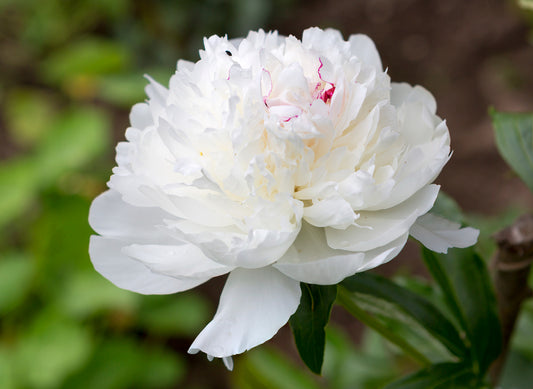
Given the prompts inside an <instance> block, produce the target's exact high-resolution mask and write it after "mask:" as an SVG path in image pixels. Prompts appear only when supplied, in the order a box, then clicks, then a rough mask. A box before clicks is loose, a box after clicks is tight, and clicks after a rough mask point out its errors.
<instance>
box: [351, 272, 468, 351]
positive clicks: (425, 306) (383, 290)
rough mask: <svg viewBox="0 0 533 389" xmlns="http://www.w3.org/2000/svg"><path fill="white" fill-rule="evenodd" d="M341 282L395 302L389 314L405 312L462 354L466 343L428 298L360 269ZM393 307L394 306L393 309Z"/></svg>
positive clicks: (442, 341)
mask: <svg viewBox="0 0 533 389" xmlns="http://www.w3.org/2000/svg"><path fill="white" fill-rule="evenodd" d="M341 285H342V286H343V287H345V288H346V289H348V290H349V291H350V292H357V293H362V294H367V295H371V296H373V297H375V298H378V299H381V300H384V301H386V302H389V303H392V304H394V305H393V306H392V307H391V310H390V311H389V312H388V314H389V315H390V316H394V315H397V314H396V312H395V310H396V311H398V310H399V311H400V312H398V313H399V314H402V313H403V314H407V315H409V316H410V317H411V318H412V319H414V320H415V321H416V322H418V323H419V324H420V325H421V326H422V327H423V328H424V329H425V330H426V331H427V332H429V333H430V334H431V335H432V336H433V337H435V339H437V340H438V341H440V342H441V343H442V344H443V345H444V346H445V347H446V348H447V349H448V350H450V352H451V353H453V354H454V355H456V356H458V357H460V358H463V357H464V356H465V355H466V353H467V350H466V347H465V344H464V343H463V341H462V340H461V337H460V335H459V332H458V331H457V329H456V328H455V327H454V325H453V324H452V323H451V322H450V321H449V320H448V319H447V318H446V317H445V316H444V315H443V314H442V313H441V312H440V311H439V310H438V309H437V308H436V307H435V306H434V305H433V304H432V303H431V302H429V301H428V300H427V299H425V298H423V297H422V296H420V295H418V294H416V293H414V292H411V291H410V290H408V289H406V288H402V287H401V286H398V285H396V284H395V283H394V282H392V281H390V280H388V279H386V278H384V277H381V276H378V275H376V274H372V273H369V272H365V273H359V274H356V275H354V276H351V277H348V278H347V279H345V280H344V281H343V282H342V283H341ZM394 308H395V309H394Z"/></svg>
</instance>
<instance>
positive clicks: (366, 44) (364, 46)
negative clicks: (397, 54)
mask: <svg viewBox="0 0 533 389" xmlns="http://www.w3.org/2000/svg"><path fill="white" fill-rule="evenodd" d="M348 42H349V43H350V47H351V49H352V54H353V55H355V56H356V57H357V58H359V59H360V60H361V61H362V62H364V63H365V64H367V65H371V66H374V67H375V68H376V69H378V70H379V71H383V66H382V65H381V59H380V58H379V53H378V50H377V49H376V45H375V44H374V41H372V39H370V38H369V37H368V36H366V35H363V34H356V35H350V39H349V40H348Z"/></svg>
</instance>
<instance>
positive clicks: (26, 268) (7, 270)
mask: <svg viewBox="0 0 533 389" xmlns="http://www.w3.org/2000/svg"><path fill="white" fill-rule="evenodd" d="M32 275H33V262H32V261H31V259H30V258H28V257H26V256H25V255H23V254H18V253H17V254H7V255H2V256H1V257H0V315H4V314H6V313H9V311H10V310H12V309H13V308H15V307H16V306H17V305H19V304H20V303H21V302H22V300H23V298H24V297H25V296H26V295H27V293H28V291H29V289H30V287H31V278H32Z"/></svg>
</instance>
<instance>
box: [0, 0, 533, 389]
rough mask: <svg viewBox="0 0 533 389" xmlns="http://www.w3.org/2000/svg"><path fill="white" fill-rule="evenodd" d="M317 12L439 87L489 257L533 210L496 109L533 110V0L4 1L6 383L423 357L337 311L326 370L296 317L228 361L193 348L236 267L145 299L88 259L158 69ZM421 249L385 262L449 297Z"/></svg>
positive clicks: (270, 384)
mask: <svg viewBox="0 0 533 389" xmlns="http://www.w3.org/2000/svg"><path fill="white" fill-rule="evenodd" d="M310 26H320V27H324V28H326V27H333V28H337V29H339V30H341V31H342V33H343V34H344V36H345V37H348V36H349V35H350V34H352V33H366V34H368V35H370V36H371V37H372V38H373V39H374V41H375V42H376V45H377V47H378V50H379V51H380V53H381V55H382V60H383V64H384V66H385V67H387V68H388V73H389V74H390V76H391V78H392V79H393V80H394V81H406V82H409V83H411V84H421V85H424V86H425V87H426V88H428V89H429V90H430V91H431V92H432V93H433V94H434V95H435V97H436V99H437V103H438V113H439V114H440V116H442V117H444V118H446V119H447V123H448V126H449V128H450V132H451V135H452V147H453V149H454V154H453V157H452V159H451V161H450V162H449V163H448V165H447V166H446V168H445V169H444V171H443V173H442V174H441V176H440V177H439V179H438V183H440V184H442V188H443V190H444V191H445V192H447V193H448V194H449V195H451V196H452V197H453V198H455V200H456V201H457V202H458V203H459V205H460V206H461V207H462V208H463V210H464V211H465V212H466V213H467V215H468V220H469V221H470V222H471V224H474V225H475V226H477V227H478V228H481V229H482V240H481V246H480V250H481V251H484V253H485V254H486V256H487V257H488V256H490V251H491V250H492V245H491V243H490V240H489V239H488V237H489V236H490V234H491V233H492V232H494V231H496V230H497V229H498V228H501V227H502V226H504V225H505V224H506V223H508V222H510V221H511V220H513V218H514V217H516V216H517V215H518V214H520V213H523V212H524V211H526V210H528V209H529V210H531V208H532V207H533V199H532V196H531V193H529V192H528V190H527V188H526V187H525V185H524V184H523V183H522V182H521V181H520V180H519V179H518V178H516V177H515V176H513V175H512V173H511V171H510V169H509V168H508V167H507V165H506V164H505V163H504V162H503V160H501V158H500V157H499V155H498V153H497V150H496V147H495V145H494V137H493V135H492V128H491V123H490V119H489V117H488V114H487V110H488V107H489V106H494V107H495V108H497V109H498V110H504V111H517V112H518V111H533V47H532V44H533V34H532V32H531V31H532V26H533V11H527V10H525V9H521V8H520V7H519V6H518V5H517V3H516V2H515V1H511V0H509V1H505V0H470V1H468V2H465V1H463V0H447V1H440V0H335V1H333V0H307V1H303V0H272V1H268V0H200V1H195V0H177V1H171V0H159V1H150V2H147V1H141V0H113V1H109V0H0V229H1V231H0V387H1V388H4V389H18V388H38V389H41V388H42V389H47V388H99V389H114V388H116V389H120V388H191V389H201V388H242V389H245V388H246V389H247V388H250V389H251V388H254V389H255V388H280V389H284V388H287V389H289V388H291V389H294V388H338V389H341V388H363V389H365V388H368V389H374V388H379V387H381V386H382V385H383V384H385V383H386V382H388V381H390V380H392V379H394V378H395V377H398V376H401V375H403V374H405V373H407V372H409V371H411V370H413V369H415V368H416V366H415V365H413V364H412V363H411V362H410V361H409V360H406V359H405V358H404V357H402V356H401V355H400V354H399V353H398V351H397V350H395V349H394V348H392V347H391V346H390V345H388V344H386V343H384V342H383V341H382V340H381V339H380V338H379V337H378V336H377V335H375V334H373V333H372V332H369V331H365V330H364V329H363V328H362V327H361V326H360V325H358V324H357V323H354V322H353V320H352V319H350V318H348V317H346V315H345V314H344V313H343V312H342V311H340V310H338V309H334V312H333V321H332V323H331V324H330V326H329V328H328V331H329V333H328V339H327V351H326V362H325V366H324V374H323V377H316V376H313V375H312V374H311V373H308V372H307V371H306V370H305V368H304V367H303V365H302V364H301V363H300V362H299V361H298V356H297V352H296V351H295V347H294V345H293V342H292V339H291V334H290V330H289V329H288V328H287V327H285V328H283V329H282V330H281V331H280V333H279V334H278V335H277V336H276V337H275V339H274V341H272V342H269V343H268V344H267V345H264V346H261V347H259V348H257V349H255V350H253V351H251V352H248V353H246V354H244V355H243V356H238V357H236V358H235V359H236V366H235V371H234V372H233V373H228V372H227V371H226V370H225V369H224V367H223V365H222V363H220V361H214V362H211V363H209V362H207V361H206V359H205V357H204V356H202V355H196V356H189V355H187V354H186V351H187V349H188V346H189V344H190V343H191V341H192V339H193V338H194V336H195V335H196V334H197V333H198V332H199V331H200V329H201V328H202V327H203V326H204V325H205V324H206V323H207V322H208V321H209V320H210V318H211V317H212V315H213V314H214V311H215V309H216V304H217V300H218V295H219V293H220V290H221V288H222V285H223V281H224V280H223V279H217V280H212V281H211V282H210V283H208V284H207V285H205V286H203V287H201V288H199V289H198V290H195V291H193V292H187V293H182V294H179V295H172V296H140V295H137V294H133V293H130V292H126V291H122V290H120V289H118V288H116V287H114V286H113V285H112V284H110V283H109V282H107V281H106V280H105V279H103V278H102V277H101V276H100V275H99V274H97V273H96V272H95V271H94V269H93V268H92V265H91V263H90V260H89V257H88V253H87V246H88V239H89V236H90V234H91V229H90V227H89V226H88V224H87V214H88V209H89V205H90V202H91V200H92V199H93V198H94V197H95V196H96V195H98V194H99V193H101V192H102V191H104V190H105V189H106V186H105V183H106V181H107V179H108V178H109V175H110V173H111V168H112V167H113V165H114V161H113V158H114V146H115V144H116V143H117V142H118V141H120V140H122V139H123V137H124V135H123V134H124V131H125V129H126V128H127V126H128V113H129V108H130V107H131V106H132V105H133V104H134V103H136V102H139V101H142V100H144V98H145V95H144V90H143V89H144V86H145V85H146V80H145V79H144V78H143V74H150V75H151V76H153V77H154V78H155V79H156V80H158V81H159V82H161V83H162V84H164V85H167V84H168V79H169V77H170V75H171V74H172V73H173V71H174V70H175V66H176V61H177V59H179V58H185V59H189V60H197V58H198V49H199V48H201V46H202V37H204V36H208V35H211V34H219V35H224V34H227V35H228V36H229V37H239V36H243V35H246V33H247V31H248V30H250V29H258V28H263V29H265V30H269V29H277V30H278V31H279V32H280V33H282V34H284V35H288V34H293V35H296V36H297V37H300V36H301V32H302V30H303V29H305V28H307V27H310ZM417 250H418V249H417V246H416V245H415V244H412V243H411V244H409V245H408V247H407V248H406V250H404V253H403V254H402V255H401V256H400V257H399V258H397V259H395V260H394V261H392V262H391V263H390V264H389V265H386V266H383V269H381V271H382V272H385V273H386V274H389V275H393V274H395V275H397V277H398V278H397V279H398V280H399V281H400V282H403V283H404V284H406V285H409V286H410V287H411V288H413V289H416V290H419V291H426V293H427V294H431V293H433V291H432V289H431V288H430V287H429V286H428V281H427V280H425V279H424V277H423V276H424V272H423V269H422V265H421V263H420V261H419V259H418V255H417ZM413 274H416V275H419V276H420V277H418V276H417V277H414V276H413ZM532 312H533V310H532ZM532 315H533V314H532ZM532 317H533V316H532ZM530 322H531V323H533V320H532V321H530ZM525 323H526V324H523V325H525V326H527V325H528V324H527V323H529V322H525ZM520 341H521V344H523V345H525V346H524V347H522V349H521V350H519V351H520V352H517V353H515V354H513V356H512V358H511V362H512V365H513V366H514V368H515V369H520V367H521V366H529V365H527V364H526V362H527V361H528V360H529V361H530V360H533V344H532V342H533V341H532V340H531V339H529V340H528V338H527V337H524V339H521V340H520ZM528 342H529V346H528ZM526 346H528V347H529V348H528V347H526ZM522 370H524V369H522ZM526 373H527V374H529V379H531V381H529V382H533V371H530V372H528V371H527V369H526ZM527 374H526V377H527ZM511 375H512V374H510V373H508V374H507V376H511ZM525 382H527V381H525ZM517 385H518V384H517ZM516 387H517V388H518V387H519V386H516ZM525 387H527V386H524V388H525Z"/></svg>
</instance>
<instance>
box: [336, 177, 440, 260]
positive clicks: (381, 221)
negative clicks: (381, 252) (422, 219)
mask: <svg viewBox="0 0 533 389" xmlns="http://www.w3.org/2000/svg"><path fill="white" fill-rule="evenodd" d="M438 193H439V186H438V185H428V186H426V187H424V188H422V189H421V190H419V191H418V192H417V193H415V194H414V195H413V196H411V197H410V198H409V199H408V200H406V201H404V202H403V203H401V204H399V205H397V206H395V207H393V208H390V209H385V210H382V211H374V212H361V213H360V215H361V216H360V217H359V219H357V225H355V224H354V225H352V226H350V227H348V228H347V229H345V230H338V229H334V228H326V238H327V240H328V245H329V246H330V247H332V248H334V249H341V250H349V251H367V250H372V249H374V248H376V247H381V246H384V245H386V244H387V243H389V242H391V241H393V240H395V239H397V238H399V237H400V236H402V235H404V234H405V233H407V232H408V231H409V228H411V226H412V225H413V223H414V222H415V221H416V219H417V218H418V217H419V216H421V215H423V214H425V213H426V212H428V211H429V210H430V209H431V207H432V206H433V203H434V202H435V199H436V198H437V194H438Z"/></svg>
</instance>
